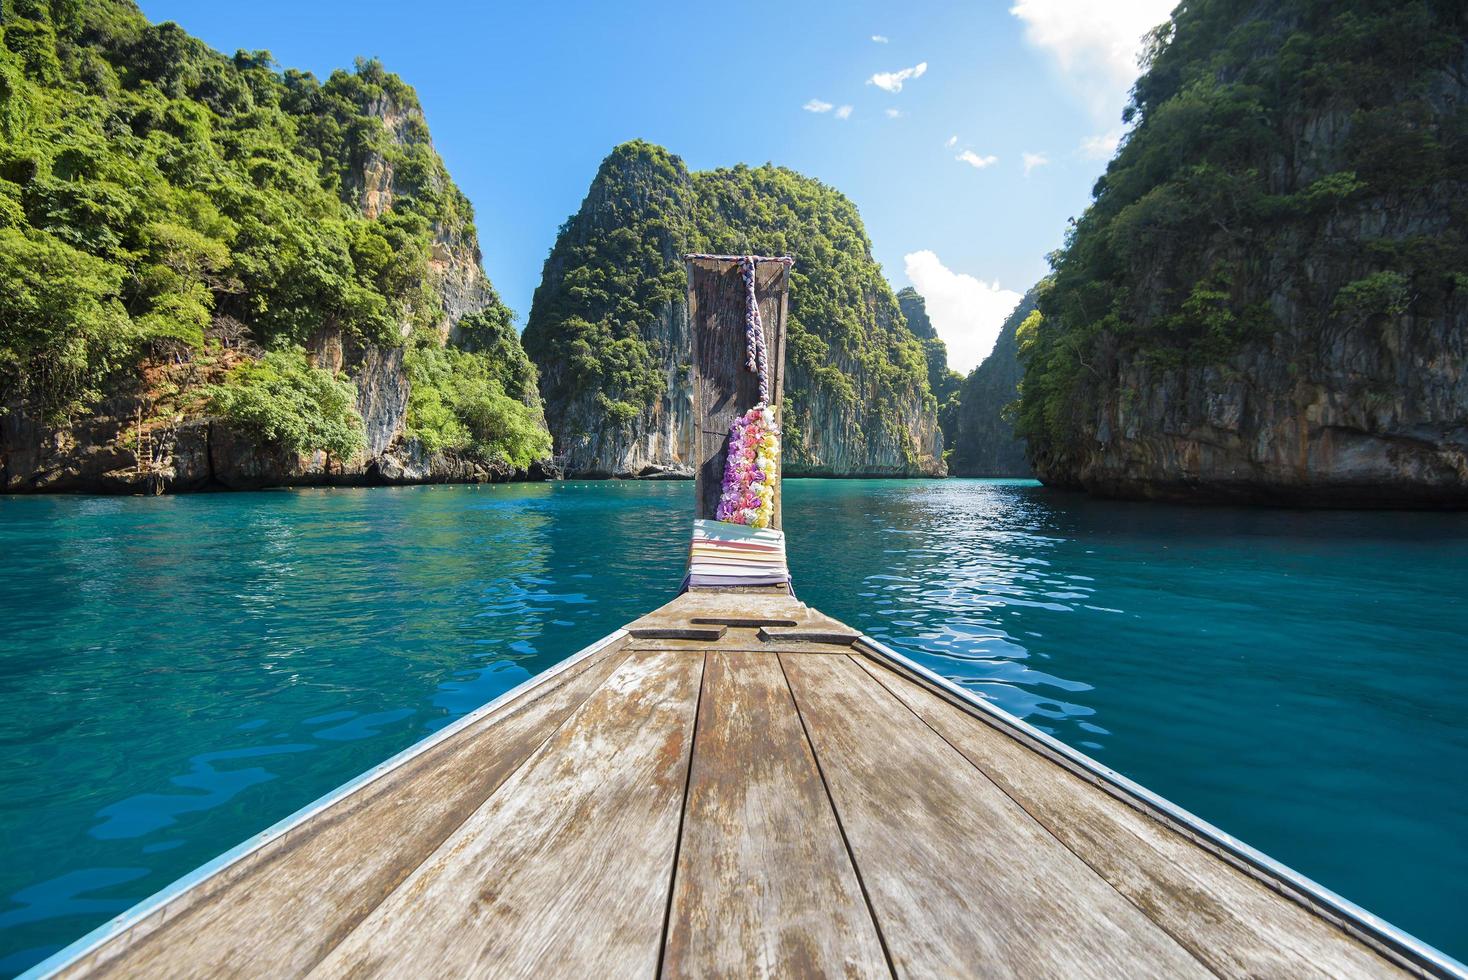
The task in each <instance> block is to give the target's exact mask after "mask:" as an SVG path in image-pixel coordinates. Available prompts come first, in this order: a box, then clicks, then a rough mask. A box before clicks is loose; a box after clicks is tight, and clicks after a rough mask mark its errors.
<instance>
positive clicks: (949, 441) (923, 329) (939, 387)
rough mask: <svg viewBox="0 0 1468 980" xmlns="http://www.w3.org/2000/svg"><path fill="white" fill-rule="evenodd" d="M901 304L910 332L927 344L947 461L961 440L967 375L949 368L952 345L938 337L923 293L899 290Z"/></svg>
mask: <svg viewBox="0 0 1468 980" xmlns="http://www.w3.org/2000/svg"><path fill="white" fill-rule="evenodd" d="M897 305H898V306H899V307H901V308H902V315H903V317H904V318H905V319H906V320H907V329H909V330H911V331H912V335H913V336H914V337H916V338H917V339H918V340H919V341H921V342H922V345H923V353H924V354H925V355H926V356H927V359H928V388H929V389H930V390H931V391H932V392H933V397H934V398H935V399H936V400H937V402H938V427H939V428H940V429H942V430H943V447H944V452H943V458H944V459H947V458H948V454H949V451H950V450H952V448H953V444H954V442H955V440H956V439H957V437H958V412H959V405H958V402H959V389H960V388H962V387H963V375H961V374H959V373H958V372H957V371H955V370H953V369H952V368H950V367H949V366H948V345H947V344H945V343H943V340H942V338H940V337H939V336H938V331H937V329H936V328H935V327H934V326H933V321H932V320H931V319H929V318H928V304H927V302H926V301H925V300H924V299H923V297H922V294H921V293H919V292H918V291H917V290H916V289H913V288H912V287H911V286H903V287H902V288H901V289H899V290H898V291H897Z"/></svg>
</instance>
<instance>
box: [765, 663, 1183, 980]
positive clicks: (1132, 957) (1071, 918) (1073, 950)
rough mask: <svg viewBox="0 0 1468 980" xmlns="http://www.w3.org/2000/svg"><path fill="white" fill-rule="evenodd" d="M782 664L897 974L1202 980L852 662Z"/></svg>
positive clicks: (1141, 917) (1178, 951)
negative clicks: (1190, 979)
mask: <svg viewBox="0 0 1468 980" xmlns="http://www.w3.org/2000/svg"><path fill="white" fill-rule="evenodd" d="M780 660H781V662H782V663H783V664H784V666H785V671H786V674H787V675H788V676H789V679H790V687H791V689H792V690H793V691H794V693H795V700H796V703H797V705H798V706H799V710H800V714H801V717H802V718H804V719H805V722H806V727H807V729H808V730H809V732H810V738H811V744H812V746H813V747H814V749H815V754H816V758H817V759H819V760H820V764H821V770H822V772H823V773H824V774H825V777H826V785H827V786H828V787H829V788H830V791H831V799H832V800H833V801H834V803H835V807H836V813H837V817H838V819H839V820H840V821H841V825H842V827H843V828H844V829H845V831H846V838H847V840H848V841H849V842H850V845H851V852H852V856H853V857H854V858H855V861H856V865H857V867H858V868H859V869H860V870H861V876H862V881H863V882H864V883H865V884H866V889H867V894H868V895H870V896H871V902H872V911H873V912H874V913H875V915H876V918H877V922H878V923H879V924H880V926H881V929H882V934H883V936H884V937H885V939H886V941H887V949H888V951H889V952H890V954H891V956H892V962H893V965H894V966H895V967H896V969H897V972H898V973H899V974H906V975H910V976H925V977H926V976H986V977H998V976H1008V977H1032V976H1055V977H1062V976H1065V977H1075V976H1086V977H1119V976H1129V977H1144V976H1145V977H1159V978H1160V977H1169V978H1171V977H1211V976H1212V974H1211V973H1209V971H1208V970H1207V969H1206V968H1204V966H1203V964H1202V963H1200V962H1198V961H1197V960H1196V959H1194V958H1193V956H1192V955H1191V954H1190V953H1188V952H1187V951H1186V950H1185V949H1183V948H1182V947H1181V946H1180V945H1178V943H1177V942H1176V941H1175V940H1173V939H1172V938H1171V937H1170V936H1168V935H1167V934H1166V933H1165V932H1163V931H1162V930H1161V929H1160V928H1159V927H1158V926H1157V925H1156V923H1154V922H1152V920H1151V919H1149V918H1147V916H1146V915H1145V914H1144V913H1143V912H1142V911H1141V910H1140V909H1138V908H1137V907H1136V906H1134V905H1132V904H1131V903H1130V902H1128V901H1127V900H1126V899H1125V898H1123V897H1122V896H1121V895H1119V894H1117V892H1116V891H1115V889H1113V888H1112V887H1111V886H1110V885H1109V884H1107V883H1106V882H1105V881H1103V880H1102V879H1101V878H1100V877H1098V876H1097V875H1096V873H1095V872H1094V871H1092V870H1091V869H1090V868H1088V867H1087V866H1086V865H1085V864H1084V863H1083V862H1081V861H1080V860H1079V859H1077V858H1076V856H1075V855H1074V854H1072V853H1071V852H1070V851H1068V850H1067V849H1066V848H1065V847H1064V846H1062V845H1061V844H1060V843H1059V842H1058V841H1056V840H1055V838H1054V837H1052V836H1051V835H1050V834H1048V833H1047V832H1046V831H1045V829H1044V828H1043V827H1041V826H1040V825H1039V824H1038V823H1036V822H1035V821H1034V820H1033V819H1032V818H1031V817H1030V816H1029V815H1028V814H1026V813H1025V812H1024V810H1023V809H1021V808H1020V807H1019V806H1018V805H1017V804H1016V803H1015V802H1014V801H1013V800H1011V799H1010V798H1009V797H1007V796H1005V795H1004V793H1003V791H1001V790H1000V789H999V788H998V787H997V786H995V785H994V784H993V783H992V782H990V781H989V780H988V779H986V778H985V777H984V776H983V774H982V773H980V772H979V771H978V770H977V769H975V768H974V767H973V766H972V765H969V764H968V762H967V760H966V759H964V758H963V756H961V755H959V754H958V753H957V752H956V751H954V749H953V747H952V746H950V745H949V744H948V743H947V742H945V741H943V739H942V738H940V737H939V736H938V735H937V734H936V733H935V732H934V731H933V730H932V729H931V728H929V727H928V726H927V725H926V724H924V723H923V722H922V720H921V719H919V718H918V717H917V716H916V715H914V714H913V713H912V712H911V711H908V710H907V709H906V707H905V706H904V705H903V704H902V702H900V701H898V700H897V699H896V698H895V697H893V696H892V694H891V692H889V691H888V690H887V689H886V688H884V687H882V686H881V685H880V684H878V683H877V682H876V681H875V680H874V679H873V678H872V677H871V676H870V675H869V674H867V673H866V672H865V671H864V670H862V669H861V667H859V666H858V665H857V664H856V663H855V662H854V661H853V660H851V659H850V658H849V657H845V658H842V657H808V656H801V655H797V654H782V655H781V657H780ZM894 709H895V710H894Z"/></svg>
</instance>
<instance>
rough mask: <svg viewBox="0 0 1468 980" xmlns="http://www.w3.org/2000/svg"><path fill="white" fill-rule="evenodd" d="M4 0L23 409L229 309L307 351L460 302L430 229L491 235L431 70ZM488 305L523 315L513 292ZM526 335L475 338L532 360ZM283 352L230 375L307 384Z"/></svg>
mask: <svg viewBox="0 0 1468 980" xmlns="http://www.w3.org/2000/svg"><path fill="white" fill-rule="evenodd" d="M0 10H3V13H0V403H3V404H4V406H5V408H6V409H8V410H12V411H13V410H17V409H23V410H27V411H30V412H32V413H34V414H36V415H38V416H40V417H43V418H44V419H46V420H47V421H49V422H52V423H53V424H63V423H64V422H65V421H66V420H67V419H69V418H73V417H75V416H77V415H78V414H82V413H85V412H87V411H89V410H92V409H94V408H95V406H96V404H97V402H98V401H99V399H100V398H101V397H102V396H103V394H104V393H105V392H106V391H107V389H108V387H109V383H110V382H113V381H116V380H118V379H119V378H120V376H124V375H132V376H133V377H136V374H137V370H138V368H139V365H140V363H141V362H143V361H145V360H154V361H157V360H167V361H173V362H179V361H187V360H189V359H191V358H193V357H194V356H195V355H196V354H198V353H199V352H201V351H203V350H204V348H205V347H206V345H211V344H216V345H217V339H218V338H217V334H218V329H217V325H218V324H219V323H221V322H223V323H228V324H232V325H234V326H236V327H238V326H239V325H243V328H244V330H245V332H246V334H247V338H248V340H249V341H250V343H251V344H252V345H253V346H255V347H256V348H261V349H265V350H269V351H272V352H280V353H281V356H282V357H283V358H286V359H287V360H288V359H290V358H293V357H294V353H292V352H294V351H295V350H296V348H298V347H300V346H301V345H303V344H306V343H307V342H308V339H309V338H310V337H311V336H312V335H313V334H314V333H316V332H318V331H321V330H327V329H334V330H337V331H340V333H341V335H342V336H343V338H344V340H346V341H347V342H348V343H351V344H354V345H356V346H359V347H360V346H362V345H368V344H373V345H378V346H397V345H400V344H402V343H403V342H404V337H406V336H408V335H409V334H411V333H413V332H414V331H422V330H425V329H428V328H430V326H431V325H433V324H435V323H437V322H438V321H439V320H441V319H442V316H443V308H442V303H441V300H440V298H439V295H438V293H437V290H436V288H435V287H434V285H433V281H432V277H431V275H430V270H429V256H430V251H431V247H432V244H433V242H434V239H435V235H438V236H440V237H443V236H449V237H460V238H467V239H468V240H471V241H472V238H473V227H472V213H471V209H470V207H469V204H468V201H467V200H466V199H465V198H464V196H463V195H462V194H461V193H460V192H459V190H458V189H457V188H456V187H455V186H454V184H453V182H452V181H451V180H450V179H449V177H448V174H447V173H446V172H445V170H444V167H443V164H442V161H441V160H440V159H439V157H438V155H437V154H436V153H435V152H434V150H433V147H432V144H431V142H430V140H429V135H428V130H427V128H426V126H425V125H424V124H423V121H422V115H421V110H420V109H419V105H418V100H417V97H416V95H415V94H414V92H413V90H412V89H411V88H410V87H408V86H407V85H406V84H404V83H403V81H402V80H401V79H399V78H398V77H397V76H395V75H392V74H390V73H389V72H387V71H386V70H385V69H384V68H383V66H382V65H381V64H380V63H379V62H377V61H368V60H359V61H358V62H357V64H356V67H355V70H353V71H350V72H348V71H340V70H339V71H336V72H333V73H332V74H331V76H330V77H329V78H328V79H326V80H325V81H324V82H323V81H319V80H318V79H317V78H315V77H314V76H312V75H311V74H310V73H307V72H300V71H296V70H293V69H286V70H283V71H282V70H281V69H279V68H278V66H277V65H276V64H275V62H274V60H273V59H272V57H271V56H270V53H269V52H267V51H240V52H237V53H236V54H235V55H234V56H233V57H226V56H224V55H222V54H220V53H218V52H216V51H214V50H212V49H210V48H209V47H208V46H207V45H205V44H204V43H203V42H201V41H199V40H198V39H196V38H194V37H191V36H190V35H188V34H187V33H186V32H184V31H183V30H182V29H181V28H179V27H178V25H176V24H173V23H163V24H150V23H148V21H147V19H146V18H145V17H144V16H143V15H142V14H141V13H140V12H139V11H138V9H137V8H136V6H135V5H134V4H133V3H132V2H131V0H5V3H4V4H3V8H0ZM388 120H391V128H390V125H389V122H388ZM369 161H381V162H385V164H386V165H387V166H388V167H390V169H391V172H392V201H391V206H390V207H365V208H364V201H363V196H364V190H365V188H364V186H363V183H364V180H363V174H364V168H365V167H366V166H367V164H368V163H369ZM488 313H489V314H490V315H491V316H498V317H500V318H502V319H503V320H505V321H506V322H508V319H509V313H508V311H507V310H504V309H503V306H502V304H500V303H499V300H498V298H497V297H492V299H491V304H490V310H489V311H488ZM233 339H238V338H233ZM513 346H514V347H515V349H514V350H507V349H504V345H501V347H500V348H495V349H492V350H491V349H485V350H484V352H483V353H481V354H475V355H473V356H475V357H482V358H484V359H486V360H490V361H493V360H495V359H496V358H506V359H507V360H516V361H518V364H517V365H514V366H513V370H514V371H517V372H521V373H523V372H525V371H532V370H533V369H532V368H531V367H530V365H529V364H528V362H526V360H525V358H524V356H523V354H522V353H521V352H519V350H518V345H513ZM284 365H285V361H284V360H280V359H275V360H270V359H267V361H265V362H262V363H261V365H260V366H259V369H258V371H257V370H256V369H255V368H241V369H239V370H237V371H234V372H232V373H231V374H230V376H229V380H228V381H226V382H225V384H226V385H229V384H236V383H237V384H240V385H245V386H250V387H249V390H248V391H242V392H241V394H240V399H237V400H236V401H240V403H241V404H244V403H245V402H254V401H258V400H259V399H262V398H268V397H270V396H271V393H272V392H276V393H282V396H283V397H284V394H283V393H285V392H287V391H290V390H294V389H292V388H291V387H290V386H289V385H286V386H285V387H281V386H280V385H278V384H275V383H274V382H271V383H269V384H266V383H264V381H263V380H262V379H264V378H265V376H266V375H268V374H270V373H271V372H273V373H275V374H278V375H280V376H281V377H290V378H293V377H296V375H295V374H292V373H290V372H289V371H286V370H285V367H284ZM498 369H499V368H498V367H497V366H496V365H493V364H486V365H484V366H483V367H482V370H483V371H484V372H492V371H494V370H498ZM349 387H350V386H349ZM531 388H532V389H533V385H532V386H531ZM211 404H214V405H232V404H235V401H231V400H230V399H228V398H223V400H221V398H215V399H214V400H213V401H212V402H211ZM293 407H300V406H299V404H297V403H295V402H292V401H291V400H290V399H288V398H287V399H286V400H285V401H282V403H281V404H280V405H278V406H276V408H277V410H278V411H276V412H273V413H267V414H271V415H279V414H280V413H283V412H288V411H290V410H292V409H293ZM534 415H535V412H534V411H533V410H531V409H527V417H531V416H534ZM524 421H525V419H519V420H517V424H519V423H523V422H524ZM310 428H311V427H310V426H309V425H307V426H306V429H310ZM255 431H257V432H260V433H265V432H267V431H268V432H277V431H279V432H286V431H288V427H286V428H282V427H280V426H275V425H269V426H261V427H257V428H256V430H255ZM291 438H294V437H285V436H282V437H281V438H280V439H279V440H278V441H281V442H282V444H286V443H288V442H289V441H290V439H291ZM343 445H345V442H338V443H337V446H338V448H340V446H343ZM523 448H524V447H523V446H522V445H520V444H518V443H517V444H516V447H515V448H514V449H513V450H512V451H511V455H514V454H518V453H521V451H522V450H523ZM333 451H335V450H333Z"/></svg>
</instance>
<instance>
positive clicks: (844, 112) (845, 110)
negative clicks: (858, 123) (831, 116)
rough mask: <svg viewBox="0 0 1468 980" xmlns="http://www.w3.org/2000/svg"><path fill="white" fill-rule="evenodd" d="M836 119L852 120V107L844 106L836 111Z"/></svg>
mask: <svg viewBox="0 0 1468 980" xmlns="http://www.w3.org/2000/svg"><path fill="white" fill-rule="evenodd" d="M836 118H837V119H850V118H851V106H849V105H844V106H842V107H841V108H839V109H837V110H836Z"/></svg>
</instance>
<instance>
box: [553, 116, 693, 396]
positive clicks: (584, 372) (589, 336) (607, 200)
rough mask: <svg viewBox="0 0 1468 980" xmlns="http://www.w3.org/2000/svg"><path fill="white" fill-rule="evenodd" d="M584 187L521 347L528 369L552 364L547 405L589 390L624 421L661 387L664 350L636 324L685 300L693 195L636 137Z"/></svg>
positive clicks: (657, 152) (662, 155)
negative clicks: (584, 198)
mask: <svg viewBox="0 0 1468 980" xmlns="http://www.w3.org/2000/svg"><path fill="white" fill-rule="evenodd" d="M592 186H593V188H594V190H593V194H594V199H592V198H588V205H590V206H589V207H583V208H582V209H581V210H580V211H578V212H577V213H576V214H575V215H573V216H572V217H571V218H570V219H569V220H567V221H566V223H565V224H564V225H562V226H561V229H560V233H559V234H558V235H557V236H556V243H555V247H554V248H553V249H552V250H551V254H550V258H548V259H547V260H546V263H545V275H544V276H543V277H542V279H541V285H540V286H539V287H538V288H537V289H536V291H535V301H534V303H533V304H532V306H531V310H530V319H529V322H528V323H527V325H526V327H525V337H524V340H525V348H526V350H527V351H528V352H529V354H530V357H531V358H532V359H533V360H534V361H535V362H536V363H538V364H540V365H543V366H544V365H549V364H555V365H558V366H559V368H560V369H559V370H554V371H547V372H546V378H547V382H548V383H547V386H546V391H545V392H544V394H545V396H546V402H547V404H548V405H552V404H564V403H565V402H567V401H569V400H571V399H573V398H575V397H576V396H577V395H579V394H580V393H583V392H588V391H589V392H594V393H595V398H596V399H597V404H598V407H599V408H600V409H601V410H602V411H603V412H604V413H605V414H606V416H607V417H608V418H610V419H611V420H612V421H613V422H615V423H617V424H623V423H626V422H628V421H630V420H631V419H632V418H634V417H636V415H637V413H638V412H640V411H641V410H642V409H643V408H644V407H646V406H647V405H650V404H652V403H653V401H654V400H655V399H656V398H658V397H659V396H660V395H662V393H663V391H664V388H665V387H666V385H665V382H664V378H663V374H662V372H661V370H660V367H659V365H660V364H661V361H662V357H663V356H664V355H665V354H666V353H667V352H665V351H660V350H654V349H652V348H651V347H650V346H649V345H648V343H647V342H646V341H645V339H644V338H643V337H642V334H641V329H640V328H641V327H643V326H644V325H646V324H649V323H651V322H652V321H653V320H654V319H656V318H657V317H658V316H659V315H660V313H661V311H662V310H663V309H664V308H666V307H667V306H668V305H669V304H672V303H677V302H681V301H682V299H683V297H684V295H685V294H686V291H687V288H688V286H687V279H686V276H685V274H684V271H683V263H682V253H683V252H685V251H689V250H690V249H688V248H687V247H686V246H687V243H688V242H689V241H690V240H691V238H692V228H691V223H690V219H691V211H692V206H693V190H692V188H691V186H690V185H689V182H688V171H687V170H686V169H685V168H684V166H683V161H682V160H679V159H678V158H677V157H675V156H673V155H672V154H671V153H669V152H668V151H667V150H665V149H663V148H662V147H660V146H654V145H652V144H651V143H646V142H643V141H642V140H636V141H634V142H631V143H624V144H623V145H621V146H619V147H617V148H616V150H614V151H613V152H612V154H611V155H610V156H608V157H607V158H606V159H605V160H603V161H602V165H601V167H600V169H598V171H597V175H596V179H595V181H593V184H592ZM604 230H606V233H603V231H604ZM548 283H549V284H550V285H547V284H548ZM543 370H544V368H543Z"/></svg>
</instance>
